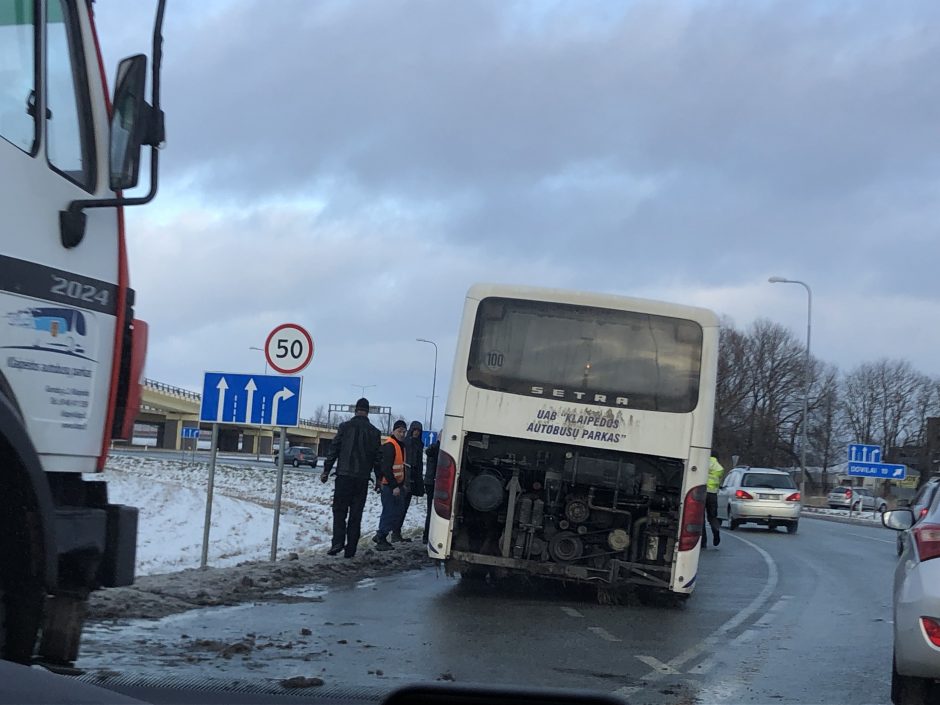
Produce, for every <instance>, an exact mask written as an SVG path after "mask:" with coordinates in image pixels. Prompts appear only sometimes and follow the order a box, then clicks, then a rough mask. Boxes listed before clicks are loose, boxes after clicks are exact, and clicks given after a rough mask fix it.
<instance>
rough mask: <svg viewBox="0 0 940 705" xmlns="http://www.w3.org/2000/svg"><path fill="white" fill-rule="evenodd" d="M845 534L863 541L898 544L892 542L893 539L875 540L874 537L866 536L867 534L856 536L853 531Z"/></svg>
mask: <svg viewBox="0 0 940 705" xmlns="http://www.w3.org/2000/svg"><path fill="white" fill-rule="evenodd" d="M845 533H847V534H849V535H851V536H858V537H859V538H861V539H868V540H869V541H880V542H881V543H896V541H892V540H891V539H879V538H875V537H874V536H866V535H865V534H856V533H855V532H853V531H846V532H845Z"/></svg>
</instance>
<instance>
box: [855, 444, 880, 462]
mask: <svg viewBox="0 0 940 705" xmlns="http://www.w3.org/2000/svg"><path fill="white" fill-rule="evenodd" d="M849 462H850V463H855V462H858V463H880V462H881V446H876V445H867V444H865V443H849Z"/></svg>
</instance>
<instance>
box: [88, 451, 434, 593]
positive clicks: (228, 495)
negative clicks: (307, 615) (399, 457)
mask: <svg viewBox="0 0 940 705" xmlns="http://www.w3.org/2000/svg"><path fill="white" fill-rule="evenodd" d="M208 472H209V467H208V463H195V464H192V463H188V462H185V461H181V460H179V459H160V460H156V459H149V458H134V457H128V456H112V457H111V458H110V459H109V460H108V465H107V468H106V470H105V472H104V473H103V475H96V476H95V478H94V479H104V480H106V481H107V482H108V497H109V500H110V501H111V502H115V503H118V504H129V505H132V506H135V507H138V508H139V510H140V519H139V524H138V540H137V574H138V575H154V574H159V573H168V572H173V571H179V570H183V569H186V568H195V567H198V566H199V562H200V557H201V555H202V533H203V523H204V520H205V512H206V489H207V486H208ZM276 483H277V471H276V469H275V468H273V467H272V466H271V465H270V464H268V465H264V466H261V467H251V466H241V465H224V464H218V463H217V464H216V468H215V490H214V495H213V502H212V525H211V528H210V531H209V559H208V563H209V565H211V566H233V565H236V564H238V563H240V562H242V561H248V560H264V559H267V558H268V557H269V556H270V552H271V530H272V526H273V522H274V511H273V506H274V496H275V489H276ZM332 497H333V482H332V480H331V481H330V482H328V483H327V484H323V483H321V482H320V479H319V473H317V472H306V471H300V470H293V469H287V468H285V469H284V486H283V489H282V500H281V501H282V509H281V519H280V526H279V531H278V554H279V555H286V554H287V553H289V552H296V553H301V554H302V553H305V552H308V551H322V550H323V549H324V548H326V547H328V546H329V544H330V537H331V534H332V526H333V514H332V509H331V506H330V505H331V502H332ZM425 507H426V503H425V498H424V497H418V498H415V499H414V501H413V502H412V507H411V509H409V511H408V516H407V518H406V520H405V527H404V529H405V533H406V534H409V533H410V534H414V533H417V532H418V531H420V530H423V528H424V515H425ZM381 510H382V507H381V502H380V501H379V496H378V495H377V494H376V493H374V492H370V493H369V496H368V498H367V499H366V508H365V511H364V512H363V518H362V531H363V535H364V536H370V535H371V534H372V532H374V530H375V529H376V528H377V527H378V523H379V515H380V514H381Z"/></svg>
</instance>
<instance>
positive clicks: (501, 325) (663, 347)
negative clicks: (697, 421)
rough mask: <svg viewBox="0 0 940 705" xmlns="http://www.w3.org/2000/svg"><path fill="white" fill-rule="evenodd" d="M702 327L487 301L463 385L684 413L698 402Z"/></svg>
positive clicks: (533, 303)
mask: <svg viewBox="0 0 940 705" xmlns="http://www.w3.org/2000/svg"><path fill="white" fill-rule="evenodd" d="M701 360H702V328H701V326H699V325H698V324H697V323H695V322H694V321H688V320H683V319H678V318H669V317H665V316H655V315H651V314H645V313H637V312H634V311H618V310H613V309H605V308H596V307H590V306H577V305H572V304H558V303H548V302H542V301H525V300H520V299H507V298H500V297H490V298H487V299H484V300H483V301H481V302H480V306H479V309H478V311H477V318H476V322H475V324H474V330H473V340H472V342H471V345H470V358H469V362H468V364H467V381H468V382H469V383H470V384H472V385H474V386H476V387H482V388H484V389H492V390H496V391H501V392H509V393H512V394H524V395H529V396H545V397H548V398H555V399H559V398H561V399H564V400H566V401H571V402H582V403H592V404H601V405H606V406H622V407H628V408H631V409H646V410H655V411H667V412H675V413H686V412H690V411H692V410H693V409H695V406H696V404H697V403H698V393H699V375H700V370H701Z"/></svg>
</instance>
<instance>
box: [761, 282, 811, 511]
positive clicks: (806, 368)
mask: <svg viewBox="0 0 940 705" xmlns="http://www.w3.org/2000/svg"><path fill="white" fill-rule="evenodd" d="M767 281H769V282H770V283H771V284H799V285H800V286H802V287H803V288H804V289H806V356H805V357H804V360H803V433H802V436H803V439H802V442H801V448H800V465H801V472H800V500H801V501H803V502H805V501H806V446H807V441H806V432H807V425H808V423H809V418H808V417H809V378H810V367H809V344H810V335H811V333H812V329H813V290H812V289H810V288H809V284H807V283H806V282H801V281H799V280H798V279H787V278H786V277H770V279H768V280H767Z"/></svg>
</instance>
